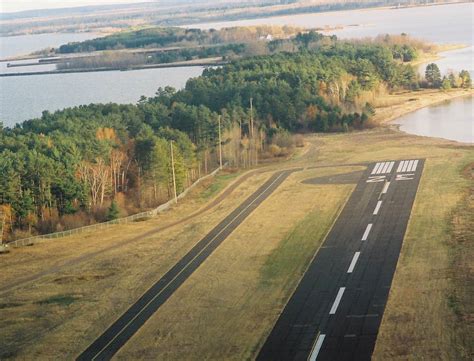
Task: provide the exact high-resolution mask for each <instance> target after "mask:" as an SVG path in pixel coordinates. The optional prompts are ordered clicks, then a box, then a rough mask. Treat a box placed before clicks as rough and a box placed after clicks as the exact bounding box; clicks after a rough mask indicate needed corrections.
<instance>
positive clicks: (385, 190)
mask: <svg viewBox="0 0 474 361" xmlns="http://www.w3.org/2000/svg"><path fill="white" fill-rule="evenodd" d="M389 186H390V182H385V184H384V186H383V189H382V194H385V193H387V191H388V187H389Z"/></svg>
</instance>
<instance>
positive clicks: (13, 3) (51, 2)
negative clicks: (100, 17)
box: [0, 0, 150, 12]
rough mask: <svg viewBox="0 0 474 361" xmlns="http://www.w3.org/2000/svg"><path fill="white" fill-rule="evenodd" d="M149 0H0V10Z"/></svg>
mask: <svg viewBox="0 0 474 361" xmlns="http://www.w3.org/2000/svg"><path fill="white" fill-rule="evenodd" d="M147 1H150V0H0V12H14V11H23V10H33V9H54V8H66V7H73V6H83V5H103V4H119V3H121V4H123V3H139V2H147Z"/></svg>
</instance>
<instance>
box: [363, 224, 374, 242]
mask: <svg viewBox="0 0 474 361" xmlns="http://www.w3.org/2000/svg"><path fill="white" fill-rule="evenodd" d="M372 226H373V224H372V223H369V224H368V225H367V228H366V229H365V232H364V235H363V236H362V240H363V241H367V238H368V237H369V233H370V230H371V229H372Z"/></svg>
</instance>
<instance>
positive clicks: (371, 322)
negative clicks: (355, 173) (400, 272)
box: [257, 159, 424, 361]
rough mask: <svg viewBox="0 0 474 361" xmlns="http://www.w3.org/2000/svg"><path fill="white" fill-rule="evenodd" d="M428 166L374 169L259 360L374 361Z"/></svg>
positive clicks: (394, 164)
mask: <svg viewBox="0 0 474 361" xmlns="http://www.w3.org/2000/svg"><path fill="white" fill-rule="evenodd" d="M423 166H424V160H422V159H418V160H415V159H411V160H405V161H385V162H379V163H374V164H371V165H369V167H368V168H367V170H366V171H365V172H364V173H363V175H362V177H361V178H360V180H359V181H358V183H357V185H356V187H355V190H354V192H353V193H352V194H351V196H350V198H349V200H348V202H347V204H346V205H345V207H344V209H343V210H342V212H341V214H340V216H339V217H338V219H337V220H336V223H335V224H334V226H333V228H332V229H331V231H330V232H329V234H328V236H327V237H326V239H325V241H324V243H323V244H322V246H321V248H320V249H319V251H318V252H317V253H316V255H315V257H314V258H313V260H312V262H311V264H310V266H309V267H308V269H307V271H306V273H305V274H304V276H303V278H302V279H301V281H300V283H299V285H298V286H297V288H296V290H295V292H294V293H293V295H292V296H291V298H290V300H289V302H288V303H287V305H286V307H285V308H284V310H283V312H282V314H281V315H280V317H279V319H278V320H277V322H276V324H275V326H274V328H273V329H272V331H271V333H270V335H269V336H268V338H267V339H266V341H265V343H264V345H263V347H262V349H261V350H260V352H259V354H258V356H257V360H272V361H274V360H310V361H315V360H318V361H322V360H333V361H336V360H337V361H339V360H370V358H371V355H372V352H373V349H374V346H375V341H376V338H377V333H378V329H379V326H380V323H381V320H382V316H383V312H384V309H385V305H386V302H387V299H388V294H389V290H390V286H391V283H392V279H393V275H394V272H395V268H396V265H397V261H398V256H399V253H400V249H401V246H402V242H403V238H404V235H405V231H406V227H407V224H408V220H409V217H410V213H411V209H412V206H413V202H414V199H415V196H416V192H417V189H418V184H419V180H420V177H421V174H422V171H423Z"/></svg>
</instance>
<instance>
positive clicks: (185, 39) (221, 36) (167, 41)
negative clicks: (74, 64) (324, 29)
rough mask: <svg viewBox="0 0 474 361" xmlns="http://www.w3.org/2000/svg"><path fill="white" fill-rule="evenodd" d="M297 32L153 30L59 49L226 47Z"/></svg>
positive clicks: (286, 29)
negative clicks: (224, 45) (230, 44)
mask: <svg viewBox="0 0 474 361" xmlns="http://www.w3.org/2000/svg"><path fill="white" fill-rule="evenodd" d="M298 31H299V29H297V28H294V27H289V26H283V27H280V26H256V27H233V28H224V29H221V30H215V29H210V30H200V29H185V28H177V27H154V28H147V29H141V30H135V31H122V32H119V33H117V34H112V35H109V36H104V37H101V38H96V39H91V40H86V41H83V42H76V43H69V44H64V45H61V46H60V47H59V48H58V49H57V52H58V53H60V54H68V53H80V52H91V51H98V50H117V49H134V48H165V47H195V46H203V45H217V44H226V43H242V42H250V41H254V40H258V39H259V38H261V37H266V36H267V35H271V36H272V37H276V38H285V37H290V36H293V35H296V34H297V33H298Z"/></svg>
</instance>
